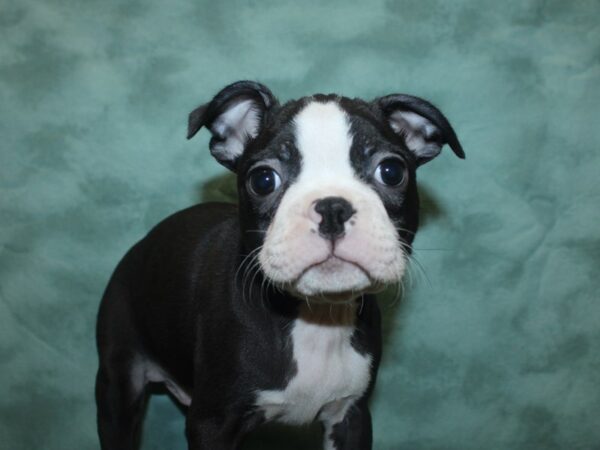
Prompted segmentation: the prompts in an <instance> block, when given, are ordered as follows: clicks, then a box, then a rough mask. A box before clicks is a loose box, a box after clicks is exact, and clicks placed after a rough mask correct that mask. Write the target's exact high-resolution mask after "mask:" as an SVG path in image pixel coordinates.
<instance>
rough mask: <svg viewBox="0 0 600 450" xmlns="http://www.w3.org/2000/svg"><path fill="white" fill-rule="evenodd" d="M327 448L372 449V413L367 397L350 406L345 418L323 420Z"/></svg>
mask: <svg viewBox="0 0 600 450" xmlns="http://www.w3.org/2000/svg"><path fill="white" fill-rule="evenodd" d="M323 426H324V428H325V436H324V439H325V443H324V449H325V450H371V446H372V440H373V434H372V428H371V413H370V412H369V407H368V405H367V401H366V399H362V400H360V401H359V402H357V403H355V404H354V405H352V406H350V408H349V409H348V411H347V412H346V415H345V416H344V418H343V420H342V421H340V422H337V423H331V422H330V421H325V422H323Z"/></svg>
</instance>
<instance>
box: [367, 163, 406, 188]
mask: <svg viewBox="0 0 600 450" xmlns="http://www.w3.org/2000/svg"><path fill="white" fill-rule="evenodd" d="M373 176H374V177H375V180H377V181H378V182H379V183H381V184H385V185H387V186H397V185H399V184H400V183H402V180H404V164H402V161H400V160H399V159H397V158H387V159H384V160H383V161H381V162H380V163H379V165H378V166H377V168H376V169H375V174H374V175H373Z"/></svg>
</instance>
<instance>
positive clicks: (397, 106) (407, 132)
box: [373, 94, 465, 166]
mask: <svg viewBox="0 0 600 450" xmlns="http://www.w3.org/2000/svg"><path fill="white" fill-rule="evenodd" d="M373 103H375V104H376V105H377V106H378V107H379V108H380V109H381V111H382V112H383V114H384V116H385V117H386V119H387V120H388V123H389V125H390V126H391V128H392V129H393V130H394V132H396V133H397V134H399V135H401V136H403V137H404V140H405V142H406V146H407V147H408V149H409V150H410V151H412V152H413V153H414V154H415V157H416V161H417V165H418V166H420V165H422V164H425V163H426V162H427V161H430V160H432V159H433V158H435V157H436V156H437V155H439V154H440V152H441V150H442V147H443V146H444V144H448V145H449V146H450V148H451V149H452V151H454V153H455V154H456V156H458V157H459V158H462V159H464V158H465V153H464V151H463V149H462V146H461V145H460V142H458V138H457V137H456V134H455V133H454V130H453V129H452V126H451V125H450V123H449V122H448V119H446V117H444V115H443V114H442V113H441V112H440V110H439V109H437V108H436V107H435V106H433V105H432V104H431V103H429V102H428V101H426V100H423V99H422V98H418V97H413V96H412V95H406V94H392V95H387V96H385V97H380V98H378V99H375V100H374V101H373Z"/></svg>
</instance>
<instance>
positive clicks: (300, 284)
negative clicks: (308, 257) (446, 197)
mask: <svg viewBox="0 0 600 450" xmlns="http://www.w3.org/2000/svg"><path fill="white" fill-rule="evenodd" d="M380 286H381V285H380V283H377V282H375V281H374V280H373V279H371V277H370V276H369V274H368V273H367V272H366V271H365V270H364V269H362V268H361V267H359V266H358V265H356V264H354V263H351V262H348V261H344V260H342V259H339V258H336V257H334V256H332V257H330V258H329V259H327V260H326V261H324V262H322V263H320V264H316V265H314V266H311V267H309V268H308V269H307V270H305V271H304V272H303V273H302V274H301V275H300V276H299V277H298V279H297V280H295V282H293V283H292V284H291V288H292V289H291V291H292V292H291V293H292V294H294V295H296V296H299V297H301V298H307V299H310V300H311V301H313V302H327V303H345V302H351V301H353V300H354V299H356V298H357V297H359V296H361V295H362V294H364V293H366V292H373V291H374V290H378V289H379V288H380Z"/></svg>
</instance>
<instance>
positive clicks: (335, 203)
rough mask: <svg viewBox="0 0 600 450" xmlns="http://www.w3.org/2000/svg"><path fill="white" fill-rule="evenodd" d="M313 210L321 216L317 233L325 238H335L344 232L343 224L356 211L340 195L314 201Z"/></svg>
mask: <svg viewBox="0 0 600 450" xmlns="http://www.w3.org/2000/svg"><path fill="white" fill-rule="evenodd" d="M313 208H314V211H315V212H316V213H317V214H318V215H320V216H321V221H320V222H319V234H320V235H321V236H323V237H324V238H326V239H331V240H334V239H337V238H339V237H340V236H342V235H343V234H344V224H345V223H346V222H347V221H348V220H349V219H350V217H352V216H353V215H354V213H355V212H356V211H355V210H354V208H352V205H351V204H350V202H349V201H348V200H346V199H345V198H342V197H325V198H321V199H319V200H317V201H316V202H315V203H314V206H313Z"/></svg>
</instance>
